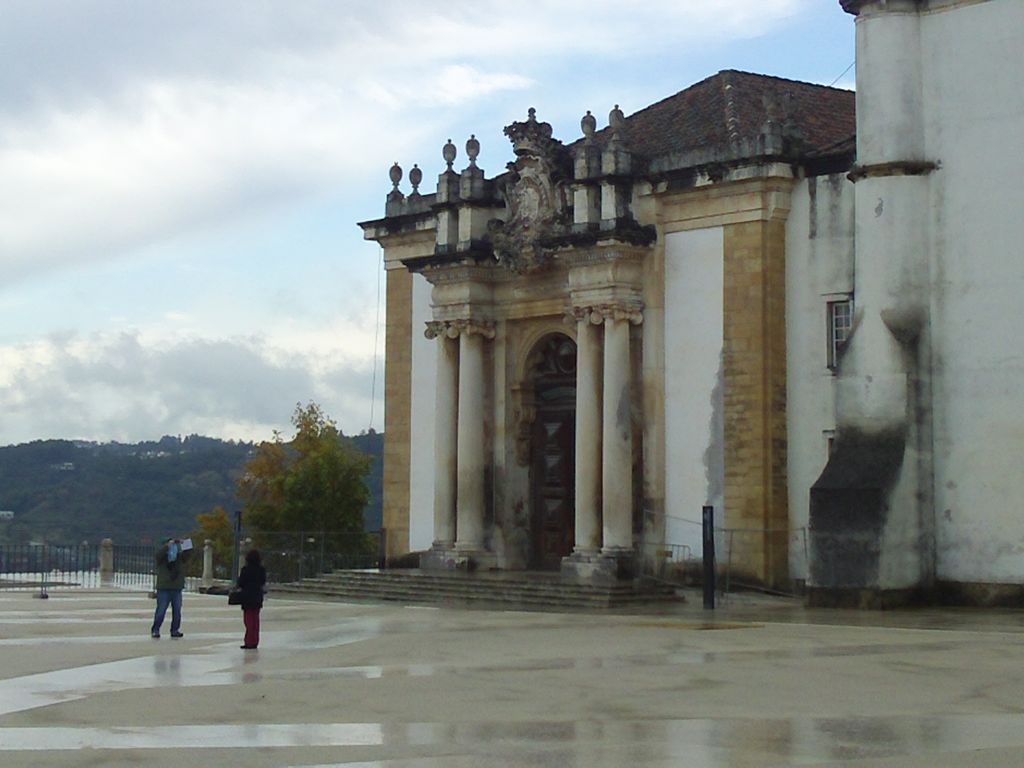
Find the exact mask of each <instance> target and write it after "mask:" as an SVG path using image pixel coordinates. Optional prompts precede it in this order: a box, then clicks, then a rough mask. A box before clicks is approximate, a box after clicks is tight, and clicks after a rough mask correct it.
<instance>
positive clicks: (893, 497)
mask: <svg viewBox="0 0 1024 768" xmlns="http://www.w3.org/2000/svg"><path fill="white" fill-rule="evenodd" d="M842 5H843V7H844V8H845V9H846V10H847V11H849V12H850V13H851V14H853V15H855V16H856V34H857V50H858V58H857V93H856V96H855V95H854V93H853V92H850V91H844V90H839V89H834V88H827V87H823V86H818V85H812V84H808V83H800V82H794V81H790V80H783V79H780V78H775V77H769V76H764V75H756V74H750V73H745V72H736V71H724V72H720V73H718V74H717V75H714V76H712V77H709V78H707V79H706V80H704V81H702V82H700V83H697V84H696V85H693V86H691V87H689V88H687V89H685V90H683V91H681V92H679V93H677V94H676V95H674V96H670V97H669V98H666V99H665V100H663V101H661V102H658V103H656V104H653V105H651V106H649V107H647V108H645V109H642V110H640V111H639V112H636V113H635V114H633V115H630V116H628V117H627V116H625V115H624V114H623V113H622V112H621V111H620V110H619V109H618V107H616V108H614V109H613V110H612V111H611V113H610V115H609V118H608V125H607V126H604V127H601V128H600V129H599V126H598V124H597V120H596V118H595V117H594V116H593V115H591V114H590V112H587V113H586V115H585V116H584V117H583V119H582V120H581V136H579V137H570V138H571V139H572V140H571V141H569V142H568V143H563V142H562V141H560V140H558V139H557V138H556V137H554V136H552V130H551V126H550V125H549V124H547V123H545V122H543V121H542V120H541V119H539V118H538V116H537V115H536V114H535V113H534V111H533V110H532V109H531V110H530V111H529V113H528V116H527V117H526V119H525V120H522V121H517V122H513V123H511V124H510V125H508V126H507V127H506V128H505V134H506V135H507V136H508V138H509V140H510V142H511V145H512V150H513V155H514V160H513V161H512V162H510V163H509V165H508V168H507V169H506V170H504V171H502V172H501V173H499V174H497V175H494V176H492V177H488V176H487V175H486V174H485V172H484V171H483V169H481V168H479V167H478V166H477V162H476V161H477V157H478V154H479V143H478V142H477V140H476V139H475V138H474V137H470V139H469V141H468V142H466V145H465V160H463V161H462V162H457V161H458V160H459V156H458V151H457V148H456V147H455V146H454V144H453V143H452V142H451V141H449V142H448V144H446V145H445V146H444V148H443V157H444V159H445V161H446V164H447V166H448V168H447V170H446V171H444V172H443V173H442V174H440V176H439V177H438V179H437V185H436V190H435V191H431V192H429V193H420V192H419V187H420V185H421V184H422V174H421V172H420V171H419V169H418V168H417V167H415V166H414V167H413V169H412V170H411V171H410V172H409V180H410V181H411V183H412V191H411V192H410V193H409V194H404V193H403V192H402V191H401V190H400V186H401V182H402V179H403V175H404V174H403V172H402V170H401V169H400V168H399V167H398V166H397V165H396V166H395V167H394V168H392V173H391V179H392V182H393V189H392V191H391V193H390V194H389V195H388V198H387V202H386V205H385V216H384V218H382V219H379V220H375V221H370V222H364V223H363V224H361V226H362V227H363V229H364V234H365V237H367V238H368V239H371V240H375V241H377V242H379V243H380V244H381V246H382V247H383V249H384V260H385V267H386V270H387V358H386V366H387V367H386V393H385V397H386V416H385V435H386V443H385V467H384V471H385V499H384V524H385V527H386V528H387V529H388V551H389V555H390V556H391V557H392V558H396V557H398V556H400V555H402V554H404V553H407V552H411V551H422V552H423V553H424V555H423V557H422V564H423V566H424V567H437V568H446V567H458V566H462V565H470V566H475V567H480V568H498V569H512V570H517V569H521V570H560V571H562V572H563V573H569V574H573V575H575V576H580V577H590V578H628V577H631V576H633V575H635V574H637V573H640V572H651V571H658V570H660V569H661V568H663V567H664V566H665V563H666V560H670V561H671V560H680V559H685V558H686V557H687V555H689V556H691V557H696V556H698V555H699V548H700V527H699V519H700V512H701V508H702V506H704V505H707V504H710V505H712V506H714V507H715V508H716V510H717V514H718V523H719V525H720V526H721V528H722V531H721V532H720V534H719V538H720V548H721V549H722V550H724V551H725V552H726V553H727V557H728V558H729V562H730V568H731V571H732V573H733V574H734V575H736V576H737V577H739V578H746V579H749V580H753V581H756V582H758V583H762V584H767V585H773V586H782V587H793V586H804V585H805V586H806V587H807V588H808V590H809V592H810V594H811V596H812V599H813V600H814V601H816V602H854V603H856V604H864V605H870V604H886V603H889V602H894V601H902V600H906V599H909V598H913V597H916V596H918V595H920V594H922V593H934V592H935V591H937V590H938V591H940V592H941V593H943V594H949V593H953V594H956V595H957V596H959V597H964V596H965V595H970V596H972V597H975V598H979V597H981V596H982V595H987V596H988V597H991V596H993V595H996V596H1007V597H1012V598H1019V597H1020V595H1021V594H1022V592H1024V590H1021V585H1022V584H1024V515H1022V514H1021V513H1020V511H1019V510H1020V502H1019V500H1018V499H1019V498H1020V495H1021V494H1020V493H1019V491H1020V490H1021V483H1020V482H1019V480H1018V479H1017V476H1016V475H1018V474H1019V473H1014V471H1013V468H1014V467H1013V466H1012V463H1013V462H1014V460H1015V459H1016V454H1017V450H1015V449H1019V448H1020V447H1021V438H1022V436H1024V408H1022V407H1021V406H1024V395H1022V394H1021V391H1022V390H1021V388H1020V386H1019V380H1020V376H1019V374H1020V368H1021V366H1022V364H1024V349H1022V345H1021V343H1020V342H1018V341H1017V337H1016V336H1015V334H1012V332H1011V329H1012V328H1013V327H1014V326H1015V324H1014V322H1013V319H1014V318H1016V317H1019V316H1020V310H1019V309H1018V307H1019V305H1020V302H1019V299H1018V296H1017V294H1018V293H1019V292H1020V289H1021V288H1024V259H1021V258H1019V247H1020V245H1019V244H1020V243H1021V242H1024V226H1022V224H1021V221H1022V220H1024V219H1022V217H1020V216H1019V215H1016V216H1015V215H1014V211H1015V209H1016V208H1017V207H1018V204H1019V203H1020V202H1022V200H1021V197H1022V196H1021V194H1020V192H1019V188H1018V187H1017V186H1016V185H1015V182H1014V179H1015V178H1016V177H1017V175H1018V174H1015V173H1014V172H1013V171H1018V172H1019V171H1024V160H1022V159H1021V158H1022V157H1024V154H1022V153H1020V152H1019V150H1017V151H1014V149H1013V148H1014V145H1015V144H1017V143H1019V141H1020V137H1021V136H1024V100H1022V98H1024V97H1022V96H1021V92H1020V90H1019V88H1017V86H1016V85H1015V81H1014V77H1013V76H1012V72H1013V71H1015V69H1017V68H1018V66H1019V64H1020V63H1021V57H1022V53H1021V52H1022V51H1024V18H1022V14H1024V4H1021V3H1019V2H1018V1H1017V0H983V1H982V2H963V1H961V2H957V1H955V0H863V1H861V0H844V2H843V3H842ZM954 49H955V50H956V51H957V55H956V56H949V55H948V52H949V51H950V50H954ZM1014 65H1017V66H1014ZM457 164H458V165H459V166H461V170H456V166H457ZM981 168H987V169H989V170H990V173H989V174H985V175H984V176H982V175H980V174H979V170H980V169H981ZM1015 256H1018V257H1017V258H1015Z"/></svg>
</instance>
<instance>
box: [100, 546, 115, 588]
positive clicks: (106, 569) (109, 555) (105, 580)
mask: <svg viewBox="0 0 1024 768" xmlns="http://www.w3.org/2000/svg"><path fill="white" fill-rule="evenodd" d="M113 583H114V542H113V541H112V540H110V539H104V540H103V541H101V542H100V586H103V587H109V586H110V585H111V584H113Z"/></svg>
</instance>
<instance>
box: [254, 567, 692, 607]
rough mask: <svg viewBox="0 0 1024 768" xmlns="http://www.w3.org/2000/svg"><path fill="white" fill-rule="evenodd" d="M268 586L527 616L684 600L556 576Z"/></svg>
mask: <svg viewBox="0 0 1024 768" xmlns="http://www.w3.org/2000/svg"><path fill="white" fill-rule="evenodd" d="M269 586H270V593H271V595H282V596H285V595H308V596H311V597H312V596H316V597H327V598H333V599H337V600H345V601H348V600H369V601H394V602H400V603H426V604H433V605H438V604H441V605H459V606H474V607H479V608H492V607H494V608H507V607H513V608H518V609H522V610H578V609H590V610H604V609H609V608H622V607H627V606H640V605H649V604H651V603H665V602H673V601H681V600H682V598H681V597H677V596H676V594H675V591H674V590H673V589H671V588H670V587H666V586H665V585H658V584H653V583H652V584H646V583H645V584H643V585H642V586H641V585H638V584H636V583H634V582H620V583H615V584H607V585H604V584H591V583H588V582H581V581H575V580H570V579H563V578H561V577H560V576H559V574H556V573H538V572H522V571H519V572H508V571H503V572H482V573H468V574H467V573H464V572H461V571H454V572H453V571H421V570H398V569H391V570H380V571H371V570H365V571H337V572H335V573H329V574H323V575H321V576H317V577H314V578H309V579H303V580H301V581H297V582H293V583H290V584H272V585H269Z"/></svg>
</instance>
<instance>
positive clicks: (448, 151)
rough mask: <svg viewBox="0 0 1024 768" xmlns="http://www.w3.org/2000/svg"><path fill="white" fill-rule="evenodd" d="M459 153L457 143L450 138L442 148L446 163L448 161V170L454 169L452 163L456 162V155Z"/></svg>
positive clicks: (442, 155)
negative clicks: (453, 142)
mask: <svg viewBox="0 0 1024 768" xmlns="http://www.w3.org/2000/svg"><path fill="white" fill-rule="evenodd" d="M457 154H458V150H457V149H455V145H454V144H452V140H451V139H448V143H447V144H445V145H444V148H443V149H442V150H441V157H443V158H444V161H445V162H446V163H448V170H449V171H450V170H451V169H452V163H454V162H455V156H456V155H457Z"/></svg>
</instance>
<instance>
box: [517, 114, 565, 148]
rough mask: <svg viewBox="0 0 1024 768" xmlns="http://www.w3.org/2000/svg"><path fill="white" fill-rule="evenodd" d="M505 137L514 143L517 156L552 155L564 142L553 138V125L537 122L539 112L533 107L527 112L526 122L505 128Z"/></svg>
mask: <svg viewBox="0 0 1024 768" xmlns="http://www.w3.org/2000/svg"><path fill="white" fill-rule="evenodd" d="M505 135H506V136H508V138H509V140H510V141H511V142H512V147H513V151H514V152H515V153H516V155H524V154H541V155H544V154H550V153H551V152H553V151H555V150H556V149H557V147H560V146H561V145H562V142H560V141H558V140H557V139H553V138H551V124H550V123H540V122H537V110H536V109H534V108H533V107H530V109H529V110H528V111H527V117H526V120H525V121H524V122H521V123H520V122H515V123H512V124H511V125H506V126H505Z"/></svg>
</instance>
